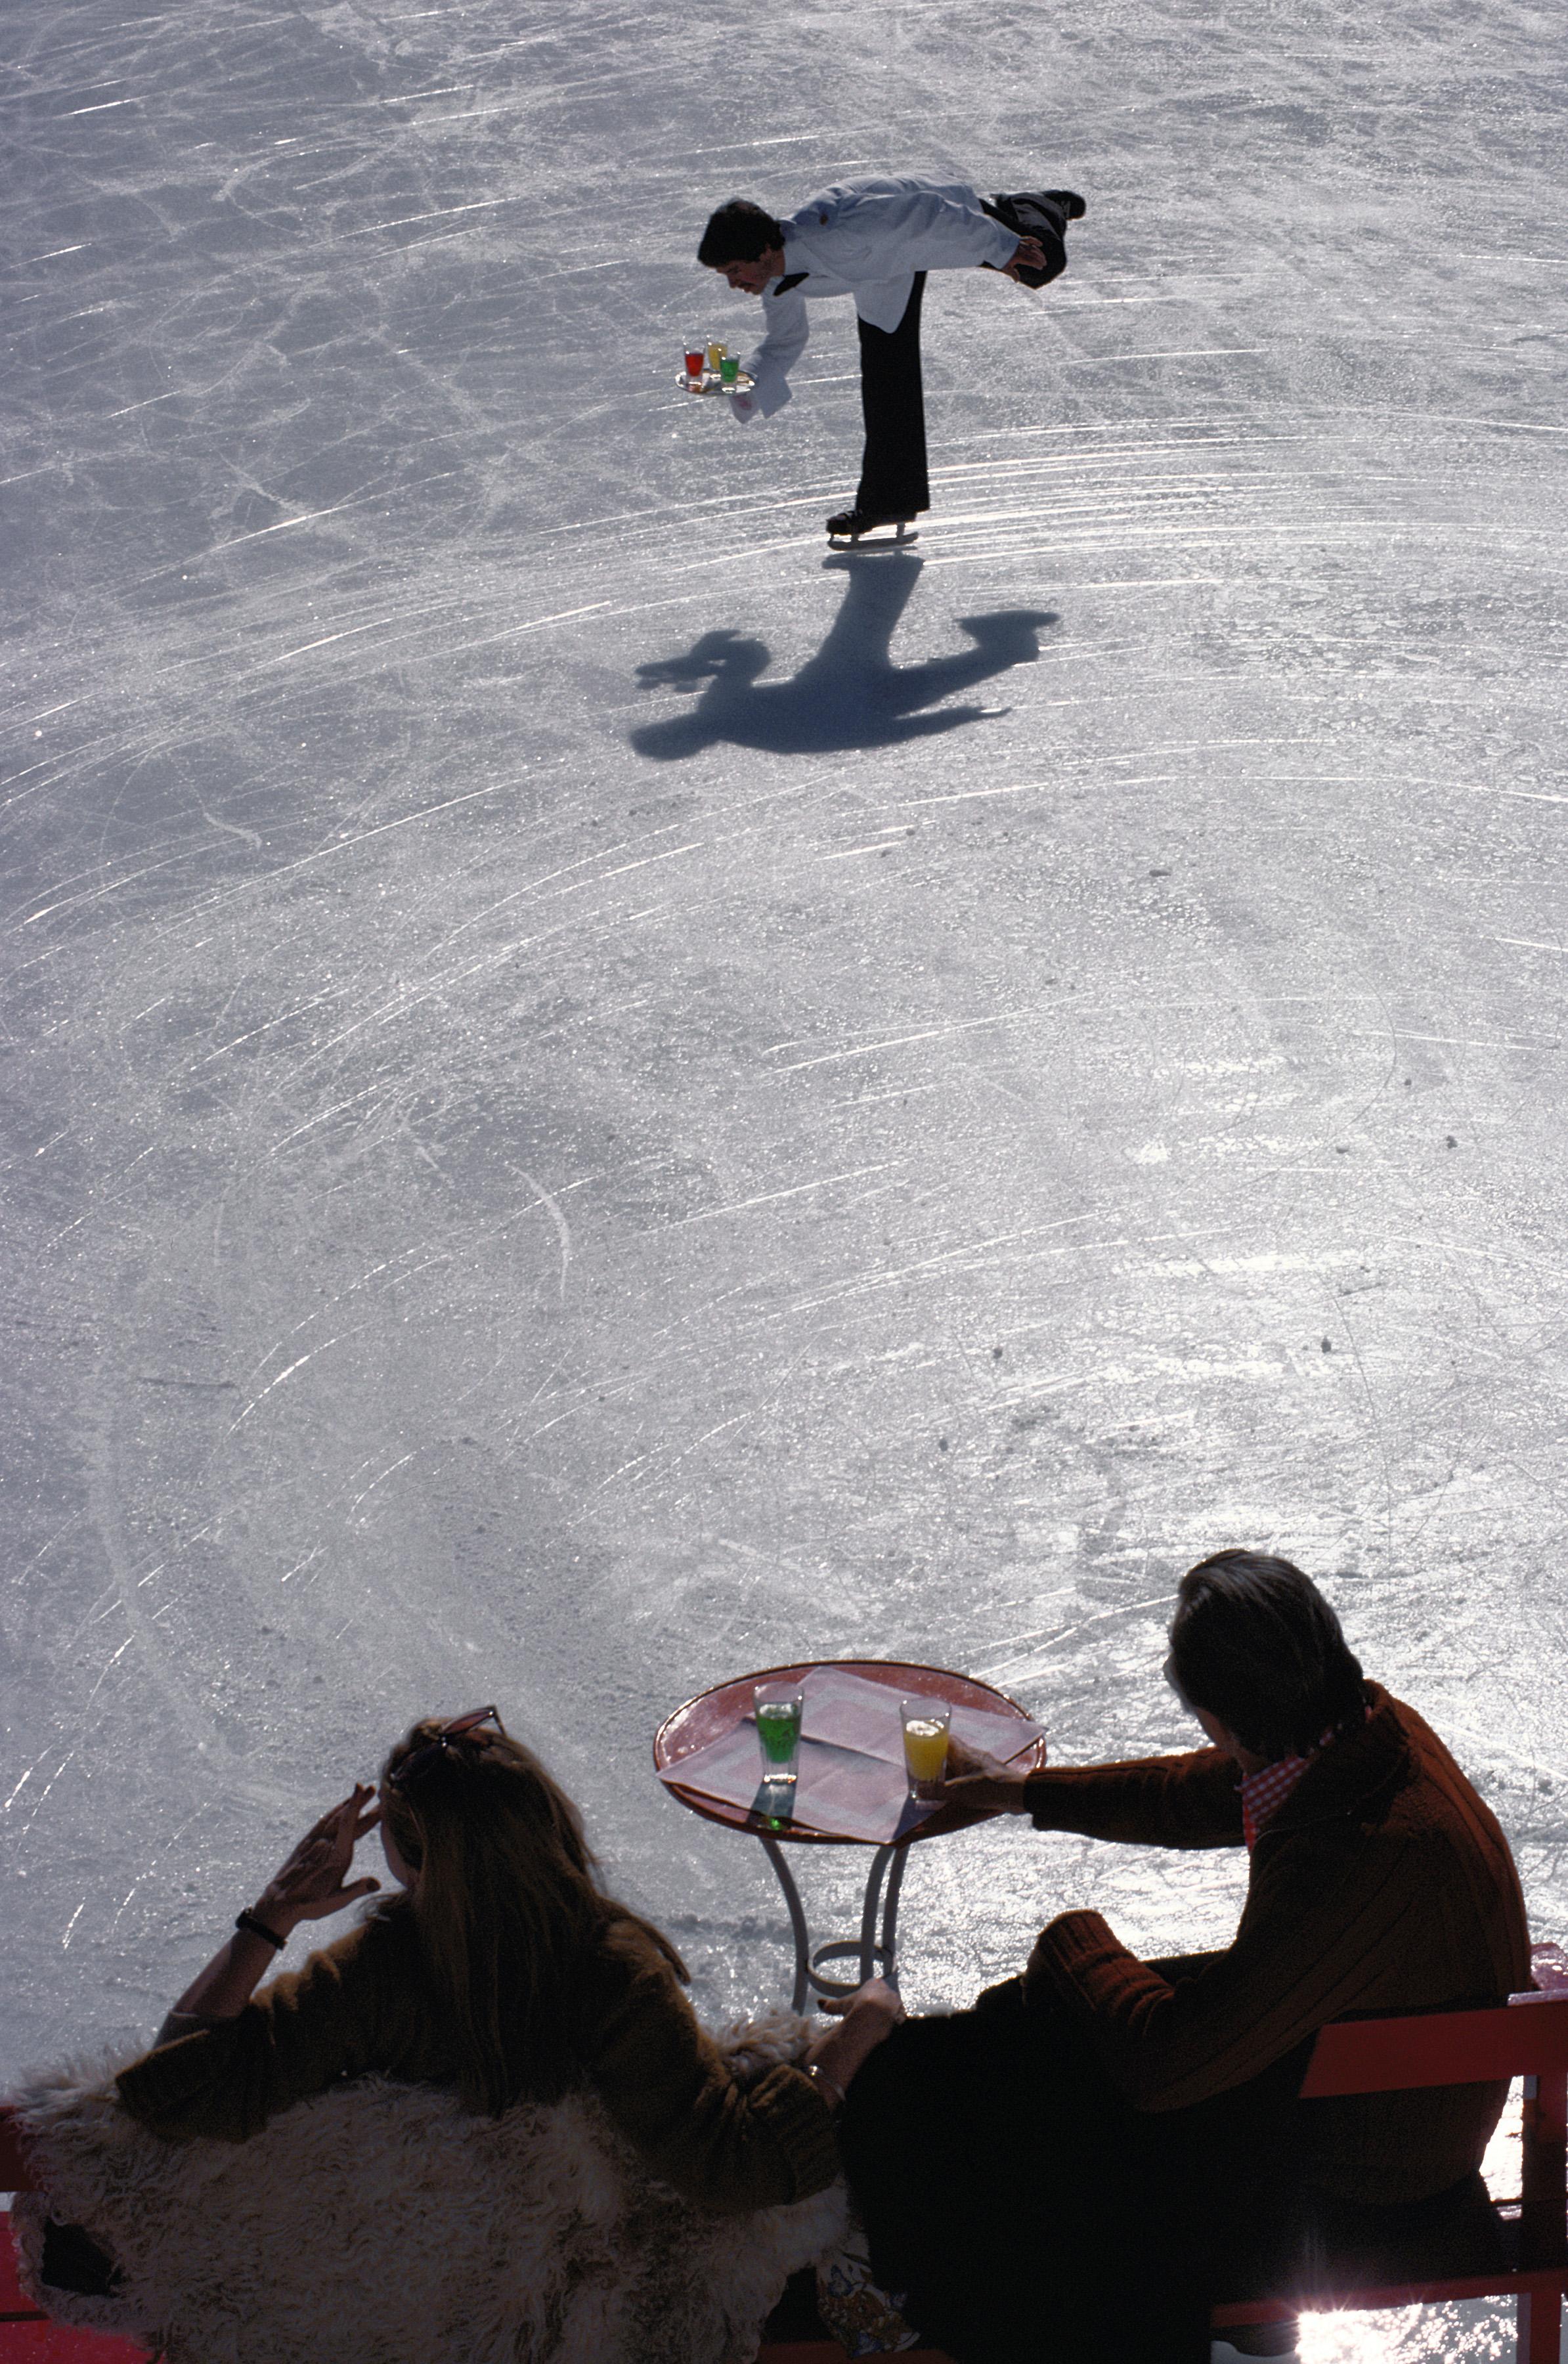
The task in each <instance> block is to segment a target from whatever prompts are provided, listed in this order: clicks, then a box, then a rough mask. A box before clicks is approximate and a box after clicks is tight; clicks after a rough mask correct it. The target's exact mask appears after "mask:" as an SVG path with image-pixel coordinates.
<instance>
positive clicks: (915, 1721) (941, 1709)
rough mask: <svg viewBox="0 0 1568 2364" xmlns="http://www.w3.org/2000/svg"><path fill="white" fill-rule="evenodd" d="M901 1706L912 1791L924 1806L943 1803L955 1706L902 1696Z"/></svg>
mask: <svg viewBox="0 0 1568 2364" xmlns="http://www.w3.org/2000/svg"><path fill="white" fill-rule="evenodd" d="M898 1706H899V1712H900V1714H901V1715H902V1717H903V1719H904V1767H905V1770H906V1773H907V1774H908V1776H909V1795H910V1796H911V1797H912V1798H914V1799H916V1800H917V1801H918V1802H919V1803H920V1804H921V1805H922V1806H932V1805H940V1802H941V1799H942V1776H943V1774H944V1773H945V1772H946V1770H947V1761H948V1726H949V1724H950V1723H951V1721H952V1710H951V1707H950V1706H949V1704H948V1702H947V1701H946V1700H942V1699H906V1700H900V1701H899V1702H898Z"/></svg>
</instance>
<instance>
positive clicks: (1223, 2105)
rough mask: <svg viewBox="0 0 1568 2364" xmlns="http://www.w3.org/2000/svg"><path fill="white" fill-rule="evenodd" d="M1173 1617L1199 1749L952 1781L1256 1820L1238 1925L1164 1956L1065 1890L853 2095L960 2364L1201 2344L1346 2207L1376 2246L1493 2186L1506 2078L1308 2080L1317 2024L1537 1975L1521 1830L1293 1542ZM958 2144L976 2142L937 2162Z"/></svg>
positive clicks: (1128, 1821) (904, 2256)
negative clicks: (1202, 1738)
mask: <svg viewBox="0 0 1568 2364" xmlns="http://www.w3.org/2000/svg"><path fill="white" fill-rule="evenodd" d="M1170 1642H1171V1652H1170V1656H1169V1658H1168V1659H1167V1661H1166V1669H1165V1671H1166V1675H1167V1677H1168V1678H1169V1680H1170V1681H1171V1683H1172V1685H1173V1688H1174V1689H1175V1691H1176V1693H1177V1695H1178V1697H1179V1698H1180V1699H1181V1700H1182V1701H1183V1703H1184V1705H1185V1706H1186V1707H1187V1708H1189V1709H1190V1710H1191V1712H1192V1713H1193V1714H1194V1715H1195V1717H1196V1718H1197V1721H1198V1723H1200V1724H1201V1725H1202V1726H1203V1729H1204V1732H1205V1734H1206V1735H1207V1739H1208V1741H1209V1742H1210V1744H1211V1745H1209V1746H1208V1747H1207V1748H1204V1749H1200V1750H1198V1751H1196V1752H1195V1753H1194V1754H1192V1755H1190V1756H1160V1757H1148V1758H1142V1759H1139V1760H1136V1761H1133V1762H1129V1763H1125V1764H1114V1765H1088V1766H1079V1767H1052V1768H1050V1769H1048V1770H1044V1771H1041V1772H1038V1773H1031V1774H1028V1775H1022V1774H1019V1775H1013V1774H1009V1773H1007V1772H1006V1771H1005V1770H1003V1769H1001V1768H998V1767H994V1766H989V1765H978V1764H975V1763H973V1761H971V1762H969V1763H962V1762H961V1763H959V1764H958V1765H957V1766H956V1767H954V1779H953V1782H952V1786H953V1789H954V1790H955V1793H956V1795H958V1796H962V1798H963V1800H964V1801H965V1802H966V1803H970V1804H975V1803H978V1804H984V1805H986V1806H989V1807H991V1808H993V1809H994V1810H995V1811H998V1812H1010V1813H1019V1814H1029V1816H1030V1817H1031V1819H1032V1821H1033V1823H1034V1824H1035V1827H1036V1828H1037V1829H1038V1830H1056V1831H1076V1832H1081V1833H1084V1834H1086V1835H1088V1836H1091V1837H1095V1838H1104V1839H1112V1840H1118V1841H1120V1842H1121V1843H1123V1844H1127V1845H1144V1846H1168V1847H1184V1848H1185V1847H1222V1846H1243V1845H1244V1846H1246V1847H1247V1849H1248V1850H1249V1852H1250V1854H1251V1876H1250V1881H1249V1887H1248V1893H1247V1901H1246V1905H1245V1909H1244V1910H1243V1912H1242V1914H1241V1919H1240V1926H1239V1927H1238V1929H1237V1932H1236V1935H1235V1938H1234V1939H1233V1941H1232V1943H1231V1945H1230V1946H1229V1948H1228V1949H1227V1950H1226V1951H1225V1952H1224V1953H1219V1954H1210V1955H1200V1956H1195V1957H1187V1958H1185V1959H1184V1960H1181V1961H1175V1962H1143V1961H1140V1960H1139V1959H1138V1958H1137V1957H1135V1956H1134V1955H1133V1954H1131V1953H1130V1952H1129V1950H1128V1948H1127V1947H1126V1946H1123V1945H1122V1944H1120V1943H1119V1941H1118V1938H1117V1936H1116V1935H1115V1933H1114V1931H1112V1930H1111V1929H1110V1928H1109V1927H1108V1926H1107V1924H1106V1922H1105V1921H1104V1920H1103V1919H1102V1918H1101V1916H1100V1915H1099V1914H1098V1913H1097V1912H1067V1913H1063V1914H1062V1916H1061V1917H1060V1918H1059V1919H1057V1920H1055V1921H1052V1922H1051V1924H1050V1925H1049V1926H1048V1927H1047V1928H1046V1929H1044V1930H1043V1931H1042V1932H1041V1934H1040V1937H1039V1939H1038V1941H1037V1943H1036V1945H1035V1947H1034V1951H1033V1954H1032V1955H1031V1957H1030V1958H1029V1966H1028V1968H1027V1970H1026V1971H1025V1972H1024V1974H1023V1976H1022V1977H1021V1978H1017V1979H1009V1980H1008V1981H1007V1982H1006V1984H1005V1985H1004V1986H1000V1987H995V1988H993V1989H991V1990H989V1991H988V1992H987V1993H985V1994H984V1995H983V1996H982V1997H981V1998H980V2001H979V2002H978V2004H977V2006H976V2007H975V2009H974V2010H973V2011H971V2012H965V2013H958V2014H957V2015H956V2016H954V2017H952V2018H951V2019H946V2020H929V2021H919V2022H913V2021H912V2022H910V2023H908V2024H906V2025H905V2026H903V2027H899V2028H895V2030H894V2031H893V2034H892V2036H891V2038H890V2040H889V2041H888V2042H887V2043H886V2044H885V2045H884V2046H883V2047H882V2048H881V2049H880V2051H878V2052H877V2054H876V2056H875V2057H874V2058H873V2059H871V2060H869V2061H868V2063H867V2066H866V2068H865V2070H864V2073H863V2074H862V2076H861V2077H860V2078H859V2079H858V2080H857V2081H856V2084H855V2088H854V2091H853V2093H852V2094H851V2098H850V2102H849V2105H848V2107H847V2109H846V2111H845V2113H844V2123H843V2126H842V2128H841V2145H842V2148H843V2152H844V2158H845V2163H846V2168H847V2170H848V2174H849V2178H850V2185H851V2192H852V2194H853V2196H854V2198H855V2200H856V2202H857V2204H858V2206H859V2209H860V2212H861V2214H862V2219H863V2221H864V2223H865V2225H866V2229H867V2231H868V2233H869V2236H870V2240H871V2257H872V2261H873V2267H874V2269H875V2271H876V2274H877V2277H878V2279H879V2280H881V2281H882V2282H884V2284H885V2285H886V2286H887V2287H888V2288H889V2289H892V2290H895V2291H897V2292H906V2293H907V2301H906V2305H905V2313H906V2314H907V2315H908V2317H909V2318H910V2320H911V2321H912V2322H914V2323H915V2324H916V2325H918V2327H919V2329H920V2330H921V2331H922V2332H923V2333H925V2334H926V2336H928V2337H929V2338H931V2339H933V2340H935V2341H936V2342H937V2343H938V2344H940V2346H942V2347H946V2348H948V2349H949V2350H950V2351H951V2353H952V2354H954V2355H955V2356H958V2357H961V2358H963V2359H965V2364H972V2359H973V2364H979V2359H986V2364H991V2359H995V2364H1004V2359H1006V2364H1013V2359H1017V2358H1023V2357H1026V2356H1029V2357H1032V2356H1054V2355H1058V2354H1059V2355H1061V2356H1062V2358H1073V2364H1090V2359H1093V2364H1101V2359H1104V2364H1110V2359H1113V2358H1114V2359H1116V2364H1155V2359H1158V2364H1189V2359H1200V2358H1207V2355H1208V2332H1207V2321H1208V2309H1209V2306H1210V2303H1211V2302H1212V2300H1213V2299H1214V2298H1215V2297H1217V2296H1225V2297H1228V2298H1233V2299H1244V2298H1247V2297H1252V2296H1260V2295H1263V2294H1265V2292H1266V2286H1267V2284H1268V2283H1269V2282H1270V2281H1271V2280H1273V2279H1274V2278H1276V2277H1279V2278H1283V2281H1284V2287H1286V2288H1289V2287H1290V2286H1291V2282H1290V2277H1291V2276H1292V2275H1293V2274H1294V2275H1300V2274H1301V2273H1303V2272H1306V2273H1307V2274H1308V2275H1310V2271H1311V2267H1312V2263H1313V2259H1314V2258H1315V2257H1316V2258H1321V2257H1322V2256H1323V2254H1324V2252H1325V2250H1332V2249H1333V2247H1334V2246H1335V2245H1336V2243H1338V2242H1340V2241H1342V2240H1344V2239H1345V2238H1346V2237H1351V2238H1353V2239H1355V2240H1357V2241H1359V2242H1362V2243H1364V2244H1368V2245H1370V2246H1371V2247H1372V2248H1373V2250H1374V2252H1375V2249H1376V2246H1377V2242H1378V2240H1379V2237H1380V2235H1382V2234H1387V2233H1389V2232H1391V2231H1395V2230H1400V2229H1403V2230H1404V2231H1408V2230H1409V2229H1410V2228H1411V2226H1412V2225H1413V2224H1414V2223H1415V2222H1416V2221H1418V2220H1419V2219H1420V2218H1421V2216H1422V2212H1423V2210H1424V2209H1433V2210H1441V2209H1442V2208H1444V2207H1445V2206H1447V2205H1448V2204H1449V2202H1448V2201H1447V2199H1446V2198H1445V2195H1449V2194H1458V2195H1463V2194H1466V2193H1467V2192H1470V2191H1473V2189H1474V2186H1475V2182H1476V2170H1477V2169H1478V2168H1479V2165H1480V2162H1481V2158H1482V2155H1483V2152H1484V2151H1485V2146H1486V2142H1487V2138H1488V2136H1489V2135H1490V2134H1491V2132H1492V2129H1493V2127H1494V2126H1495V2125H1496V2121H1497V2118H1498V2116H1499V2115H1500V2113H1501V2110H1502V2105H1503V2101H1504V2098H1505V2095H1506V2091H1507V2087H1506V2086H1505V2085H1496V2084H1488V2085H1466V2086H1457V2087H1452V2088H1443V2089H1440V2090H1435V2091H1419V2092H1407V2093H1392V2094H1375V2095H1368V2096H1366V2097H1364V2098H1358V2099H1352V2100H1343V2101H1320V2102H1300V2101H1298V2100H1297V2098H1296V2094H1297V2088H1298V2086H1299V2083H1300V2079H1301V2073H1302V2070H1303V2068H1304V2067H1305V2063H1306V2058H1307V2053H1308V2051H1309V2049H1310V2045H1311V2039H1312V2037H1313V2035H1315V2034H1316V2032H1317V2030H1318V2028H1320V2027H1321V2026H1323V2025H1324V2024H1325V2023H1326V2022H1327V2021H1329V2020H1331V2019H1338V2018H1341V2017H1345V2016H1348V2015H1351V2014H1366V2013H1378V2012H1389V2013H1398V2012H1411V2011H1421V2010H1428V2009H1430V2010H1439V2009H1442V2008H1445V2007H1449V2008H1451V2007H1456V2006H1459V2005H1462V2004H1471V2003H1496V2002H1500V2001H1502V2000H1503V1999H1504V1998H1505V1997H1506V1996H1507V1995H1508V1994H1509V1993H1510V1992H1512V1991H1516V1990H1519V1989H1521V1988H1523V1987H1524V1986H1525V1985H1526V1984H1528V1982H1529V1937H1528V1933H1527V1929H1526V1925H1525V1913H1524V1903H1523V1900H1522V1897H1521V1895H1520V1891H1519V1883H1518V1875H1517V1873H1516V1871H1515V1868H1514V1864H1513V1858H1512V1857H1511V1856H1510V1854H1509V1851H1508V1845H1507V1840H1506V1839H1505V1837H1504V1835H1503V1833H1502V1831H1501V1830H1500V1828H1499V1827H1498V1825H1497V1823H1496V1820H1495V1819H1494V1817H1493V1815H1492V1814H1491V1813H1490V1812H1488V1810H1487V1808H1486V1807H1485V1805H1484V1804H1483V1803H1482V1801H1481V1800H1480V1798H1479V1797H1478V1796H1477V1795H1476V1793H1475V1791H1474V1790H1473V1788H1472V1787H1471V1785H1470V1783H1469V1782H1468V1781H1467V1780H1466V1779H1465V1777H1464V1775H1463V1774H1462V1772H1461V1771H1460V1768H1459V1767H1458V1766H1457V1765H1456V1764H1455V1762H1454V1760H1453V1758H1452V1757H1451V1756H1450V1755H1449V1753H1448V1751H1447V1749H1445V1748H1444V1746H1443V1745H1442V1743H1441V1742H1440V1740H1439V1739H1438V1737H1437V1735H1436V1734H1434V1733H1433V1732H1431V1731H1430V1730H1429V1728H1428V1726H1427V1725H1426V1724H1425V1723H1423V1722H1422V1721H1421V1718H1420V1717H1419V1716H1418V1715H1417V1714H1416V1712H1414V1710H1413V1709H1411V1708H1408V1707H1405V1706H1403V1705H1401V1703H1400V1702H1399V1701H1397V1700H1395V1699H1392V1698H1390V1696H1389V1694H1388V1693H1387V1692H1386V1691H1385V1690H1384V1689H1382V1688H1381V1687H1380V1686H1379V1685H1378V1684H1376V1683H1368V1682H1363V1681H1362V1671H1361V1667H1360V1666H1359V1664H1358V1662H1357V1660H1356V1659H1355V1658H1354V1657H1353V1656H1351V1652H1350V1650H1349V1649H1348V1647H1347V1646H1346V1644H1345V1640H1344V1637H1343V1634H1342V1633H1341V1631H1340V1622H1339V1620H1338V1618H1337V1617H1336V1616H1335V1614H1334V1611H1332V1609H1331V1608H1330V1607H1329V1604H1328V1602H1327V1601H1326V1600H1324V1599H1323V1597H1322V1596H1321V1594H1320V1593H1319V1592H1318V1590H1317V1589H1316V1587H1315V1586H1313V1585H1312V1584H1311V1583H1310V1582H1309V1581H1308V1579H1307V1578H1306V1577H1305V1576H1304V1575H1302V1573H1301V1571H1300V1570H1299V1569H1298V1568H1296V1567H1292V1566H1291V1565H1290V1563H1289V1562H1288V1561H1285V1560H1280V1559H1272V1558H1266V1557H1263V1556H1259V1555H1255V1554H1252V1553H1250V1552H1240V1551H1229V1552H1220V1553H1218V1554H1217V1555H1216V1556H1214V1557H1213V1558H1211V1559H1207V1560H1204V1561H1203V1562H1201V1563H1200V1564H1199V1565H1198V1566H1197V1567H1195V1568H1193V1569H1191V1570H1190V1571H1189V1573H1188V1574H1187V1575H1186V1576H1185V1577H1184V1578H1183V1579H1182V1583H1181V1587H1180V1589H1179V1592H1178V1595H1177V1603H1176V1611H1175V1615H1174V1619H1173V1623H1172V1626H1171V1635H1170ZM939 2151H940V2155H941V2156H942V2157H943V2158H946V2159H949V2160H954V2161H958V2162H961V2163H962V2171H961V2172H955V2173H952V2174H950V2175H947V2176H937V2175H933V2174H932V2173H931V2171H930V2161H931V2159H932V2158H933V2156H934V2155H935V2154H936V2153H937V2152H939ZM1296 2286H1297V2287H1299V2286H1300V2285H1299V2282H1298V2283H1297V2284H1296ZM1235 2339H1236V2344H1237V2345H1238V2346H1239V2347H1240V2348H1241V2350H1242V2352H1244V2353H1261V2352H1277V2348H1278V2347H1279V2346H1280V2345H1282V2344H1283V2345H1288V2336H1287V2337H1286V2339H1285V2341H1284V2342H1283V2343H1282V2342H1278V2341H1272V2340H1271V2339H1270V2338H1269V2336H1267V2335H1266V2334H1262V2335H1254V2336H1251V2338H1248V2337H1245V2336H1243V2334H1241V2333H1240V2332H1238V2333H1237V2334H1236V2335H1235ZM1220 2352H1221V2353H1223V2352H1224V2350H1223V2349H1221V2351H1220Z"/></svg>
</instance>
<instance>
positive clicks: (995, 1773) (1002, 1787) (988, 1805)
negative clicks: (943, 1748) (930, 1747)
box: [942, 1734, 1029, 1814]
mask: <svg viewBox="0 0 1568 2364" xmlns="http://www.w3.org/2000/svg"><path fill="white" fill-rule="evenodd" d="M1026 1778H1027V1777H1026V1776H1025V1775H1024V1774H1022V1773H1020V1772H1018V1771H1017V1770H1016V1769H1015V1768H1014V1767H1011V1766H1008V1765H1004V1764H1002V1763H1001V1762H1000V1761H999V1759H998V1758H996V1757H995V1756H986V1755H985V1754H984V1750H982V1749H978V1748H966V1747H965V1746H964V1744H963V1742H962V1740H960V1739H959V1738H958V1736H957V1734H949V1737H948V1761H947V1771H946V1774H945V1776H944V1779H943V1782H942V1797H943V1802H944V1803H945V1804H947V1805H951V1806H962V1807H965V1808H966V1809H968V1810H969V1811H970V1812H973V1813H982V1814H1025V1813H1028V1812H1029V1800H1028V1798H1027V1797H1026V1796H1025V1794H1024V1782H1025V1779H1026Z"/></svg>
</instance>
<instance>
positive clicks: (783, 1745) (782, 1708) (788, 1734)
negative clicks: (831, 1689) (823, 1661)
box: [754, 1683, 802, 1790]
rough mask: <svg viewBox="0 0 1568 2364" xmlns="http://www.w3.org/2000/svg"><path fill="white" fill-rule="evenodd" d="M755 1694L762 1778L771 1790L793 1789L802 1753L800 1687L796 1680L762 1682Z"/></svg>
mask: <svg viewBox="0 0 1568 2364" xmlns="http://www.w3.org/2000/svg"><path fill="white" fill-rule="evenodd" d="M754 1697H755V1706H756V1712H757V1745H758V1747H759V1749H760V1750H761V1751H762V1779H763V1780H764V1781H765V1782H766V1783H767V1785H768V1787H769V1788H770V1789H791V1790H793V1789H794V1787H795V1779H796V1775H797V1766H798V1759H799V1756H800V1715H801V1705H802V1702H801V1696H800V1692H799V1689H797V1687H796V1686H795V1684H794V1683H759V1684H758V1685H757V1689H756V1692H755V1695H754Z"/></svg>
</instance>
